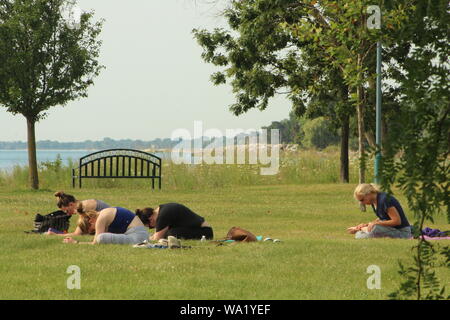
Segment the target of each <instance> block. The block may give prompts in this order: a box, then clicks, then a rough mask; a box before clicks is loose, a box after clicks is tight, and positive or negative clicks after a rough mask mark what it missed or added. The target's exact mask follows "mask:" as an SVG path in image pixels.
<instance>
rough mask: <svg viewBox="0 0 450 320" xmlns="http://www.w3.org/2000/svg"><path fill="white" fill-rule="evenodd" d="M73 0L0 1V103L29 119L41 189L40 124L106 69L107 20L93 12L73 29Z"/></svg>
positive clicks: (34, 173) (35, 183)
mask: <svg viewBox="0 0 450 320" xmlns="http://www.w3.org/2000/svg"><path fill="white" fill-rule="evenodd" d="M67 3H76V1H75V2H74V1H72V0H0V61H1V64H0V106H2V107H5V108H6V110H7V111H8V112H11V113H12V114H14V115H16V114H21V115H23V116H24V117H25V118H26V120H27V130H28V132H27V136H28V149H29V153H28V154H29V157H28V163H29V168H30V185H31V187H32V188H33V189H38V188H39V179H38V169H37V161H36V137H35V123H36V122H37V121H39V120H40V119H43V118H45V117H46V115H47V111H48V110H49V109H50V108H51V107H53V106H58V105H59V106H64V105H66V104H67V103H68V102H69V101H72V100H75V99H78V98H83V97H87V90H88V87H89V86H91V85H92V84H93V83H94V81H93V79H94V77H96V76H98V75H99V73H100V70H101V69H102V68H103V66H101V65H100V64H99V62H98V57H99V51H100V45H101V41H99V40H98V39H97V37H98V35H99V34H100V31H101V26H102V21H98V22H93V21H92V20H93V13H92V12H85V13H82V14H81V16H80V23H79V26H77V27H70V26H69V24H68V23H67V21H66V20H64V18H63V16H62V14H63V10H62V8H64V7H63V6H64V5H65V4H67Z"/></svg>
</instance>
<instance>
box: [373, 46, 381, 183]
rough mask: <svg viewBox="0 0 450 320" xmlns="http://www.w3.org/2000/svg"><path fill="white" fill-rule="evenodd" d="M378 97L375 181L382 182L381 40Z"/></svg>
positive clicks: (378, 54) (378, 63) (378, 51)
mask: <svg viewBox="0 0 450 320" xmlns="http://www.w3.org/2000/svg"><path fill="white" fill-rule="evenodd" d="M376 90H377V97H376V139H375V143H376V144H377V151H376V154H375V166H374V167H375V183H377V184H378V183H380V182H381V181H380V180H381V177H380V163H381V42H380V41H378V42H377V89H376Z"/></svg>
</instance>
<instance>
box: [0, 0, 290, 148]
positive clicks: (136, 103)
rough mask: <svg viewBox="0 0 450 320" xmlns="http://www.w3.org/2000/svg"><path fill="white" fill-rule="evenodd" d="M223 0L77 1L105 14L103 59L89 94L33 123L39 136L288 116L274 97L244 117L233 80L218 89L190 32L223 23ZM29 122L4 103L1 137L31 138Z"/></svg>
mask: <svg viewBox="0 0 450 320" xmlns="http://www.w3.org/2000/svg"><path fill="white" fill-rule="evenodd" d="M224 3H226V1H225V0H218V1H211V0H197V1H196V0H129V1H119V0H78V7H79V8H80V9H81V10H85V11H91V10H94V11H95V17H96V18H98V19H99V18H103V19H105V23H104V25H103V31H102V34H101V35H100V39H101V40H102V41H103V44H102V48H101V53H100V63H101V64H103V65H104V66H105V67H106V69H103V70H102V72H101V74H100V75H99V76H98V77H97V78H96V79H95V80H94V81H95V84H94V85H93V86H91V87H90V89H89V91H88V97H87V98H83V99H81V100H76V101H71V102H69V103H68V104H67V105H66V106H64V107H61V106H55V107H52V108H51V109H50V110H49V113H48V116H47V118H45V119H43V120H41V121H40V122H38V123H37V124H36V139H37V140H38V141H39V140H57V141H62V142H69V141H84V140H102V139H103V138H105V137H109V138H112V139H141V140H153V139H156V138H161V139H163V138H170V137H171V135H172V133H173V132H174V131H175V130H177V129H187V130H188V131H190V132H192V134H194V121H202V126H203V130H204V131H206V130H208V129H218V130H219V131H221V132H223V133H224V134H225V131H226V130H227V129H244V130H248V129H259V128H261V127H262V126H265V125H269V124H270V123H271V122H272V121H279V120H282V119H285V118H287V117H288V114H289V111H290V103H289V101H288V100H287V99H286V98H285V97H276V98H274V99H272V100H271V101H270V104H269V107H268V108H267V109H266V110H264V111H260V110H256V109H255V110H251V111H249V112H247V113H246V114H244V115H241V116H239V117H236V116H234V115H233V114H232V113H231V112H230V111H229V106H230V105H231V104H233V103H234V102H235V97H234V95H233V93H232V89H231V86H230V85H229V84H226V85H221V86H214V85H213V84H212V83H211V82H210V76H211V74H213V73H214V72H216V71H218V70H219V69H217V68H216V67H214V66H213V65H210V64H207V63H205V62H204V61H203V60H202V59H201V53H202V48H201V47H200V46H199V45H198V44H197V42H196V40H195V39H194V38H193V34H192V29H194V28H198V29H207V30H213V29H214V28H217V27H226V21H225V20H224V18H223V17H221V16H220V14H219V13H220V10H221V9H222V8H223V7H224ZM26 137H27V133H26V121H25V118H24V117H23V116H22V115H16V116H13V115H12V114H10V113H8V112H6V108H4V107H0V141H26Z"/></svg>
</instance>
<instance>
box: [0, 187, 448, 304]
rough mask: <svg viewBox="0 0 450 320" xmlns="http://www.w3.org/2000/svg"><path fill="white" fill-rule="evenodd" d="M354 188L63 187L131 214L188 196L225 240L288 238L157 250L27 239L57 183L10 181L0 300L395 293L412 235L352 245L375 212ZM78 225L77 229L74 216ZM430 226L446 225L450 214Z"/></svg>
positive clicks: (2, 199) (3, 216)
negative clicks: (231, 235)
mask: <svg viewBox="0 0 450 320" xmlns="http://www.w3.org/2000/svg"><path fill="white" fill-rule="evenodd" d="M353 188H354V185H352V184H350V185H341V184H313V185H308V184H302V185H293V184H289V185H274V186H270V185H258V186H236V185H235V186H233V187H222V188H213V187H211V188H204V189H199V190H196V189H194V190H191V189H189V188H187V189H186V190H175V189H169V190H165V189H164V190H162V191H153V192H152V191H150V190H149V188H148V187H147V188H140V187H135V188H131V187H130V188H123V187H122V188H119V187H115V188H98V187H97V188H94V189H89V188H86V189H81V190H79V189H76V190H71V189H65V191H66V192H68V193H71V194H74V195H75V196H76V197H77V198H79V199H88V198H97V199H101V200H104V201H106V202H107V203H110V204H112V205H116V206H123V207H126V208H129V209H132V210H134V209H135V208H138V207H144V206H155V205H158V204H160V203H164V202H168V201H177V202H180V203H184V204H186V205H187V206H189V207H191V208H192V209H193V210H194V211H196V212H198V213H199V214H201V215H203V216H204V217H206V219H207V221H209V222H210V223H211V224H212V225H213V227H214V232H215V238H216V239H218V238H223V237H224V236H225V235H226V233H227V231H228V229H229V228H231V227H232V226H240V227H243V228H245V229H248V230H249V231H251V232H253V233H255V234H256V235H262V236H264V237H271V238H279V239H281V240H282V242H281V243H267V242H258V243H248V244H237V245H227V246H219V247H217V246H215V245H214V244H210V243H201V242H199V241H187V242H185V243H184V244H187V245H192V246H193V248H192V249H189V250H158V249H151V250H150V249H135V248H132V247H131V246H119V245H97V246H89V245H84V246H83V245H69V244H63V243H62V241H61V238H59V237H58V238H57V237H49V236H41V235H28V234H25V233H24V232H23V231H24V230H30V229H31V228H32V226H33V217H34V214H35V213H36V212H41V213H48V212H51V211H53V210H54V209H55V198H54V197H53V192H54V190H50V189H44V190H41V191H27V190H25V189H23V188H12V187H9V186H3V187H0V243H1V251H2V254H1V255H0V299H89V300H91V299H386V298H387V295H388V294H389V293H391V292H392V291H394V290H395V289H397V288H398V286H399V284H400V282H401V279H400V277H399V275H398V273H397V271H398V260H399V259H400V260H402V261H403V262H407V263H409V261H410V259H411V247H412V246H413V244H414V241H411V240H393V239H377V240H354V239H353V236H352V235H349V234H346V232H345V229H346V227H348V226H352V225H355V224H357V223H360V222H367V221H369V220H373V213H371V212H370V211H368V212H367V213H360V212H359V209H358V205H357V203H355V201H354V200H353V198H352V192H353ZM399 199H400V201H401V202H402V203H406V200H405V199H404V198H403V197H401V196H399ZM407 213H408V210H407ZM409 218H410V220H413V218H412V217H411V216H409ZM71 224H72V229H73V228H74V224H75V219H72V223H71ZM427 226H430V227H436V228H439V229H448V224H446V219H445V217H443V216H439V217H437V218H436V223H435V224H434V225H427ZM82 238H83V237H79V239H82ZM85 239H90V238H89V237H87V238H85ZM70 265H77V266H79V267H80V268H81V289H80V290H69V289H67V286H66V281H67V279H68V277H69V276H70V275H69V274H67V273H66V270H67V268H68V267H69V266H70ZM370 265H378V266H379V267H380V268H381V281H382V283H381V286H382V287H381V290H369V289H368V288H367V286H366V281H367V279H368V277H369V276H370V274H367V273H366V270H367V267H368V266H370ZM437 274H438V276H439V277H440V279H441V282H442V283H443V284H444V283H449V282H450V274H449V271H448V269H443V268H438V269H437Z"/></svg>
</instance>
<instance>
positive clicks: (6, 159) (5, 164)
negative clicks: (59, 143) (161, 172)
mask: <svg viewBox="0 0 450 320" xmlns="http://www.w3.org/2000/svg"><path fill="white" fill-rule="evenodd" d="M95 151H96V150H37V151H36V156H37V161H38V163H39V162H45V161H55V160H56V158H57V156H58V155H59V156H60V157H61V160H62V162H63V164H64V165H67V164H69V160H70V159H71V160H72V162H74V163H78V160H79V159H80V158H81V157H83V156H85V155H87V154H90V153H93V152H95ZM154 155H156V156H158V157H160V158H162V159H170V158H171V153H170V152H156V153H154ZM14 166H28V151H27V150H0V170H3V171H10V170H12V169H13V168H14Z"/></svg>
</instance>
